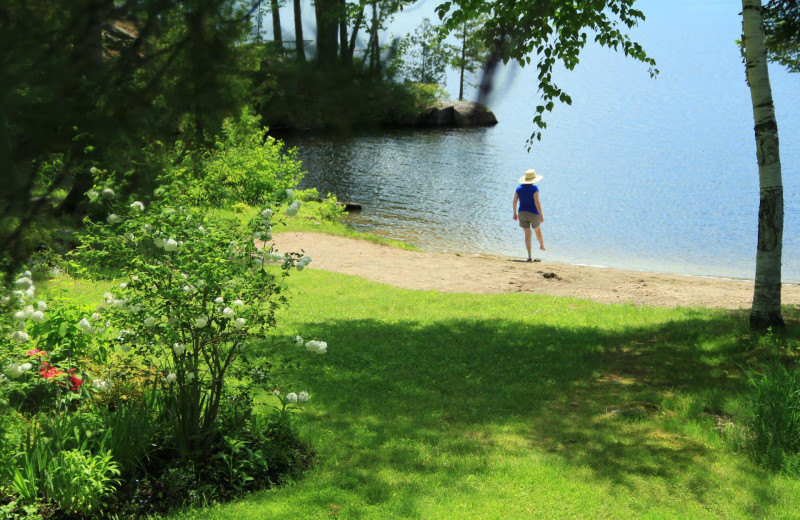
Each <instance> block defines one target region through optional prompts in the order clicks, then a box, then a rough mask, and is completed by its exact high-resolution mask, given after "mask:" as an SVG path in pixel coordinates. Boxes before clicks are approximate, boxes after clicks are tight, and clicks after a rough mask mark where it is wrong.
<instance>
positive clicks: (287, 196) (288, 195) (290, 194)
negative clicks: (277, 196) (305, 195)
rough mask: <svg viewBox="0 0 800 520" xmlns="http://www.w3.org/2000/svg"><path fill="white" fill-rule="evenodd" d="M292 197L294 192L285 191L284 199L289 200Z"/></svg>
mask: <svg viewBox="0 0 800 520" xmlns="http://www.w3.org/2000/svg"><path fill="white" fill-rule="evenodd" d="M292 197H294V190H286V198H287V199H291V198H292Z"/></svg>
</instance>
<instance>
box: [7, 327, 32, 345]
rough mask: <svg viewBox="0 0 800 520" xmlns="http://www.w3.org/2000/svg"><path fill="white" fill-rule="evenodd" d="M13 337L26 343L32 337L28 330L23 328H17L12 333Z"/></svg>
mask: <svg viewBox="0 0 800 520" xmlns="http://www.w3.org/2000/svg"><path fill="white" fill-rule="evenodd" d="M11 339H13V340H14V341H16V342H17V343H25V342H26V341H28V339H30V337H29V336H28V333H27V332H22V331H21V330H15V331H14V333H13V334H11Z"/></svg>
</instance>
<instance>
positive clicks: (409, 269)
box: [274, 233, 800, 309]
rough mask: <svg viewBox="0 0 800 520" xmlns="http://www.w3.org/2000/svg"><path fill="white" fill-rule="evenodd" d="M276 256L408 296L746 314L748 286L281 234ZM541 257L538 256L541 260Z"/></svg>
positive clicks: (790, 295) (794, 300)
mask: <svg viewBox="0 0 800 520" xmlns="http://www.w3.org/2000/svg"><path fill="white" fill-rule="evenodd" d="M274 242H275V247H277V249H278V250H279V251H301V250H302V251H304V252H305V253H306V254H308V255H310V256H311V257H312V259H313V260H312V262H311V264H310V265H309V269H320V270H326V271H334V272H338V273H345V274H351V275H356V276H361V277H364V278H366V279H368V280H372V281H374V282H379V283H385V284H389V285H394V286H397V287H403V288H406V289H418V290H433V291H441V292H471V293H484V294H492V293H511V292H523V293H534V294H546V295H552V296H564V297H571V298H582V299H586V300H592V301H596V302H601V303H630V304H634V305H651V306H659V307H676V306H690V307H697V306H700V307H712V308H725V309H740V308H749V307H750V304H751V303H752V297H753V282H752V281H748V280H733V279H726V278H711V277H700V276H684V275H674V274H659V273H650V272H641V271H624V270H618V269H606V268H598V267H587V266H576V265H568V264H560V263H555V262H548V261H542V262H524V261H520V260H518V259H511V258H505V257H499V256H490V255H484V254H464V253H451V252H445V253H438V252H429V251H407V250H403V249H398V248H395V247H391V246H385V245H380V244H374V243H372V242H368V241H365V240H357V239H351V238H344V237H338V236H332V235H326V234H322V233H280V234H276V235H275V236H274ZM545 255H546V253H544V254H543V255H542V256H544V257H545V259H546V256H545ZM782 300H783V303H784V304H787V305H800V285H799V284H784V285H783V288H782Z"/></svg>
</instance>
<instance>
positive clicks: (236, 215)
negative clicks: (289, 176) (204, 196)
mask: <svg viewBox="0 0 800 520" xmlns="http://www.w3.org/2000/svg"><path fill="white" fill-rule="evenodd" d="M321 207H322V205H321V204H320V203H319V202H314V201H307V202H303V204H302V206H301V207H300V212H299V213H298V214H297V216H295V217H286V218H284V220H283V223H282V224H278V225H276V226H275V227H274V228H273V233H286V232H314V233H325V234H328V235H336V236H341V237H347V238H357V239H359V240H366V241H368V242H373V243H376V244H383V245H389V246H393V247H397V248H400V249H408V250H418V248H417V247H414V246H412V245H409V244H406V243H403V242H399V241H397V240H392V239H389V238H384V237H379V236H377V235H372V234H369V233H363V232H361V231H356V230H355V229H353V228H351V227H348V226H347V225H345V224H344V223H341V222H331V221H330V220H327V219H325V218H324V217H323V216H322V215H321V212H320V209H321ZM259 211H260V210H259V208H251V207H246V206H240V211H234V210H231V209H214V210H213V212H214V214H216V215H218V216H221V217H225V218H233V219H237V220H240V221H242V222H248V221H249V220H250V219H251V218H253V217H255V216H256V215H258V213H259Z"/></svg>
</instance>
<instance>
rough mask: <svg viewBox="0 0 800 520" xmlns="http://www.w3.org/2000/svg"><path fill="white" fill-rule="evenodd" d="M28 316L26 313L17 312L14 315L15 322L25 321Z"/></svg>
mask: <svg viewBox="0 0 800 520" xmlns="http://www.w3.org/2000/svg"><path fill="white" fill-rule="evenodd" d="M27 318H28V316H27V315H26V314H25V311H17V312H15V313H14V319H15V320H25V319H27Z"/></svg>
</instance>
